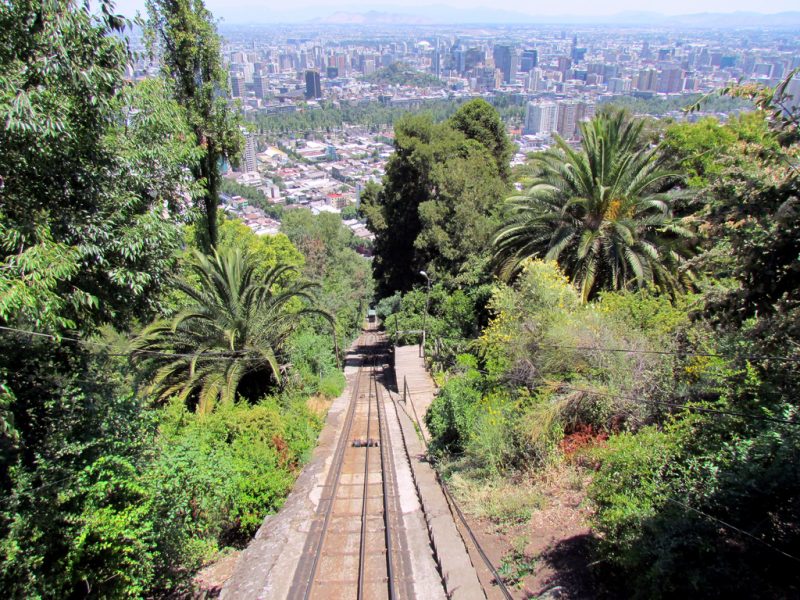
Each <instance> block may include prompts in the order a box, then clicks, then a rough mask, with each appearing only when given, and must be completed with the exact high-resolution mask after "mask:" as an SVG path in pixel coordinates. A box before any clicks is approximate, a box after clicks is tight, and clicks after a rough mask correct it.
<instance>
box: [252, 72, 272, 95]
mask: <svg viewBox="0 0 800 600" xmlns="http://www.w3.org/2000/svg"><path fill="white" fill-rule="evenodd" d="M253 87H255V90H256V98H261V99H262V100H263V99H265V98H268V97H269V77H267V76H266V75H263V74H261V73H257V74H256V75H253Z"/></svg>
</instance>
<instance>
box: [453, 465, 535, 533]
mask: <svg viewBox="0 0 800 600" xmlns="http://www.w3.org/2000/svg"><path fill="white" fill-rule="evenodd" d="M450 485H451V487H452V488H453V491H454V492H455V494H456V496H457V497H458V499H459V500H460V501H461V502H462V503H463V506H464V508H465V509H466V511H467V512H469V513H470V514H471V515H473V516H474V517H476V518H478V519H488V520H489V521H491V522H492V523H493V524H494V525H496V526H497V527H498V528H507V527H512V526H515V525H520V524H524V523H527V522H528V521H529V520H530V518H531V516H532V515H533V513H534V512H535V511H537V510H541V509H542V508H544V506H545V505H546V500H545V497H544V495H542V493H541V492H540V491H539V490H538V488H537V486H536V485H535V484H534V483H533V482H531V481H522V482H516V481H510V480H505V479H500V478H497V479H490V480H482V481H477V480H472V479H467V478H465V477H463V476H461V475H459V474H454V475H453V477H452V479H451V481H450Z"/></svg>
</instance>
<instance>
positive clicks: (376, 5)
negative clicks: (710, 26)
mask: <svg viewBox="0 0 800 600" xmlns="http://www.w3.org/2000/svg"><path fill="white" fill-rule="evenodd" d="M431 4H437V5H450V6H454V7H460V8H481V7H482V8H494V9H504V10H511V11H516V12H523V13H527V14H532V15H570V16H571V15H585V16H590V15H610V14H615V13H618V12H622V11H653V12H659V13H663V14H669V15H672V14H690V13H699V12H734V11H757V12H769V13H775V12H782V11H790V10H798V9H800V5H799V4H798V1H797V0H772V1H771V2H768V3H755V2H754V1H753V0H670V1H662V2H659V3H650V4H647V3H642V2H641V0H603V1H602V2H598V1H597V0H570V2H552V1H548V2H544V1H541V0H540V1H538V2H535V1H534V2H529V1H527V2H526V1H521V0H458V1H457V2H454V1H452V0H450V1H448V0H443V1H441V2H439V1H437V0H433V1H431V0H428V1H427V2H426V1H425V0H334V1H330V0H329V1H328V2H325V1H324V0H291V1H289V2H287V1H285V0H284V1H276V0H206V6H208V8H209V9H211V11H212V12H213V13H214V15H215V16H216V17H218V18H220V17H221V18H223V19H225V20H227V21H229V22H242V19H241V18H240V15H242V14H247V13H248V12H249V11H250V10H252V11H253V12H254V13H260V14H263V13H264V12H265V11H268V12H269V13H270V14H271V15H273V18H271V19H270V20H273V19H274V15H276V14H278V13H281V12H286V11H292V12H293V13H296V12H297V11H301V10H303V9H306V8H309V7H314V8H315V9H317V10H319V9H320V8H324V10H323V12H325V13H327V12H329V13H334V12H336V11H338V10H342V9H346V10H353V9H356V10H361V11H365V10H378V11H387V12H391V11H392V8H393V7H397V6H403V7H404V8H405V9H406V10H408V7H412V6H425V5H431ZM116 5H117V10H118V12H120V13H122V14H125V15H128V16H132V15H133V13H135V11H136V10H142V11H143V10H144V0H117V3H116Z"/></svg>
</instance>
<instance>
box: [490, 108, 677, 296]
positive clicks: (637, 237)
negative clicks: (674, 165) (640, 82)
mask: <svg viewBox="0 0 800 600" xmlns="http://www.w3.org/2000/svg"><path fill="white" fill-rule="evenodd" d="M642 127H643V122H642V121H635V120H634V121H626V119H625V116H624V114H623V113H621V112H620V113H617V114H611V115H608V114H603V115H599V116H598V117H595V118H594V119H593V120H592V121H590V122H589V123H584V124H581V134H582V140H581V149H580V150H573V149H572V148H571V147H570V146H569V145H568V144H567V143H566V142H565V141H564V140H562V139H561V138H557V139H556V146H555V147H554V148H552V149H550V150H547V151H545V152H543V153H541V154H538V155H536V156H535V158H534V159H533V160H534V162H535V163H536V166H537V167H538V169H539V174H538V176H537V177H536V178H535V179H534V181H533V185H532V186H531V187H530V189H529V190H528V191H527V192H526V193H525V194H524V195H521V196H513V197H511V198H509V200H508V204H509V214H508V217H507V219H506V222H505V224H504V225H503V226H502V228H501V229H500V230H499V231H498V233H497V235H496V237H495V240H494V246H495V264H496V269H497V271H498V272H499V273H500V274H501V275H503V276H505V277H509V276H511V275H512V274H514V273H515V272H516V271H517V270H518V269H519V266H520V264H521V263H522V261H524V260H525V259H526V258H530V257H539V258H544V259H546V260H555V261H557V262H558V263H559V265H560V266H561V268H562V269H563V270H564V272H565V273H567V275H569V277H570V278H571V279H572V280H573V282H574V283H575V285H576V286H577V287H578V288H579V289H580V293H581V296H582V298H583V299H584V301H586V300H588V299H589V298H591V297H592V296H594V295H595V294H596V293H597V292H598V291H599V290H602V289H612V290H617V289H628V288H635V287H644V286H648V285H655V286H657V287H659V288H662V289H666V290H670V291H677V290H683V289H686V287H687V286H688V285H689V284H690V281H691V273H690V271H689V270H688V268H687V265H686V257H687V256H688V253H689V250H688V244H687V242H688V241H689V240H690V238H691V237H692V234H691V232H690V231H689V230H688V229H687V228H686V227H684V226H683V224H682V223H681V222H680V221H678V220H676V219H674V218H673V216H672V213H671V203H672V197H671V196H670V194H669V193H668V190H669V189H670V188H671V187H674V185H675V183H676V181H677V177H676V175H675V174H674V173H670V172H668V171H666V170H665V169H664V168H663V167H662V161H661V156H660V151H659V149H658V148H648V147H646V145H645V144H644V143H643V140H642V138H641V133H642Z"/></svg>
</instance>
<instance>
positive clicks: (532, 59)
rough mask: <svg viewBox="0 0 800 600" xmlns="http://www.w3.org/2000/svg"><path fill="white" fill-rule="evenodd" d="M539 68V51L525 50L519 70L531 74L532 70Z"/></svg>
mask: <svg viewBox="0 0 800 600" xmlns="http://www.w3.org/2000/svg"><path fill="white" fill-rule="evenodd" d="M538 66H539V52H538V50H532V49H528V50H523V51H522V57H521V58H520V62H519V70H520V71H522V72H524V73H530V72H531V69H535V68H536V67H538Z"/></svg>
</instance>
